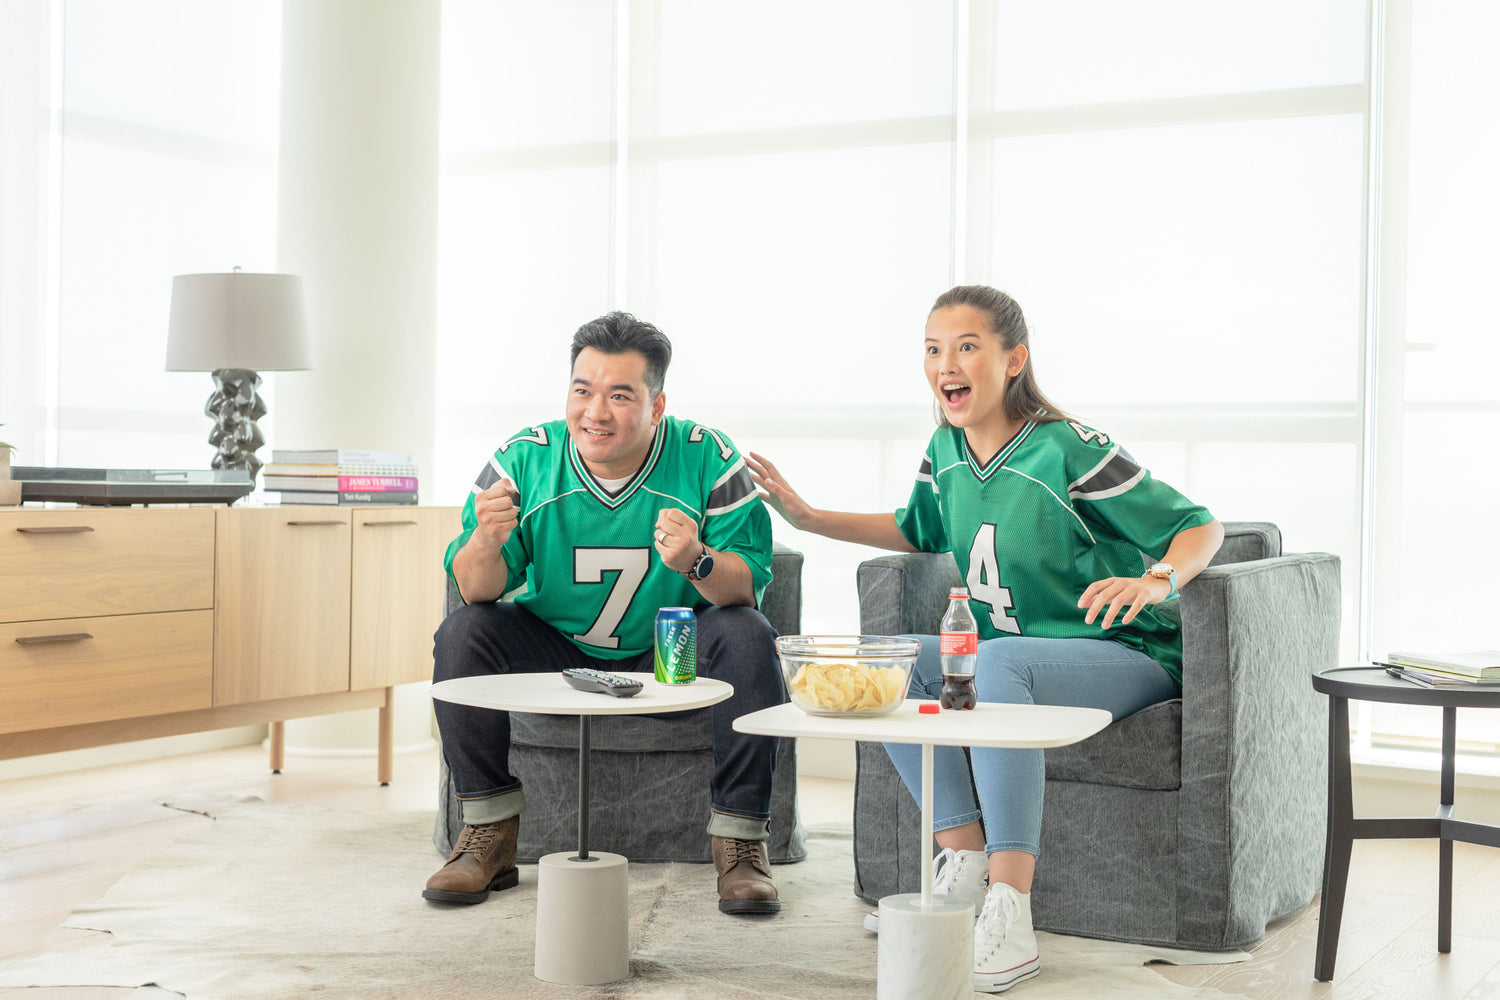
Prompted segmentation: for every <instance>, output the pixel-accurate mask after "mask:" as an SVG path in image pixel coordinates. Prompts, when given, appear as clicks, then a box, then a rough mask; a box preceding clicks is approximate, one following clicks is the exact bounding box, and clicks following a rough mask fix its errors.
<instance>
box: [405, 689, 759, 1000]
mask: <svg viewBox="0 0 1500 1000" xmlns="http://www.w3.org/2000/svg"><path fill="white" fill-rule="evenodd" d="M625 676H627V677H633V678H635V679H636V680H639V681H641V682H642V684H643V685H644V686H643V687H642V688H641V690H640V693H638V694H636V695H635V696H633V697H630V698H612V697H610V696H609V695H604V694H594V693H592V692H588V691H580V690H578V689H577V688H575V687H573V686H572V685H570V684H569V683H568V682H567V681H566V680H564V679H563V676H562V674H560V673H536V674H494V675H489V676H484V677H459V678H456V679H454V680H451V681H440V682H439V683H437V684H434V685H433V686H432V696H433V697H434V698H437V699H438V700H440V701H449V702H453V703H455V704H458V705H473V706H475V707H477V708H494V709H500V710H502V711H507V712H535V713H538V714H541V715H576V716H578V853H577V854H569V853H567V852H566V851H562V852H559V853H557V854H548V855H545V856H543V857H542V858H540V859H539V860H538V861H537V893H536V958H535V962H534V964H533V966H532V973H533V974H534V975H535V976H536V977H537V978H538V979H541V980H544V981H546V982H549V983H563V984H566V985H569V986H595V985H598V984H600V983H612V982H615V981H617V980H620V979H624V978H625V977H626V976H628V975H630V940H629V939H630V923H629V906H630V898H629V882H628V879H627V863H626V860H625V858H624V857H622V856H621V855H618V854H610V853H608V852H595V853H593V854H590V853H589V846H588V839H589V720H590V719H591V718H592V717H593V716H595V715H649V714H652V713H655V712H686V711H688V710H689V709H694V708H706V707H708V706H709V705H716V704H718V703H719V702H721V701H723V700H724V699H726V698H728V697H729V696H730V695H731V694H733V693H734V688H733V687H731V686H730V685H728V684H726V683H724V682H723V681H716V680H713V679H711V678H708V677H700V678H698V679H697V680H696V681H694V682H693V683H691V684H659V683H657V681H656V678H655V677H654V676H653V675H651V674H648V673H632V674H625Z"/></svg>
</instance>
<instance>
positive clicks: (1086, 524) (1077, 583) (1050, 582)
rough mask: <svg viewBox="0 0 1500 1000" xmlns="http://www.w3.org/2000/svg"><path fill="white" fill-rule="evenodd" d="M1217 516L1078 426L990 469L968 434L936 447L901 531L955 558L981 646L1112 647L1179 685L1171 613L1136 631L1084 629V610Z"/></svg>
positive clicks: (1015, 448)
mask: <svg viewBox="0 0 1500 1000" xmlns="http://www.w3.org/2000/svg"><path fill="white" fill-rule="evenodd" d="M1211 520H1213V515H1212V514H1210V513H1209V512H1208V511H1207V510H1206V509H1205V508H1203V507H1200V506H1198V505H1196V504H1194V503H1192V502H1191V501H1189V500H1188V499H1187V498H1186V497H1184V496H1183V495H1182V494H1181V493H1178V492H1177V491H1176V490H1175V489H1173V488H1172V487H1170V486H1168V485H1167V484H1166V483H1163V482H1161V481H1160V480H1157V479H1153V478H1152V477H1151V474H1150V473H1149V472H1147V471H1146V470H1145V469H1143V468H1141V467H1140V466H1139V465H1137V464H1136V462H1135V460H1134V459H1132V458H1131V457H1130V455H1129V454H1128V453H1126V452H1125V451H1124V450H1123V449H1122V448H1120V446H1119V445H1118V444H1116V443H1115V442H1113V441H1111V440H1110V438H1109V436H1108V435H1106V434H1104V433H1102V432H1100V431H1096V430H1094V429H1092V428H1090V427H1085V426H1084V425H1083V424H1080V423H1078V422H1076V421H1068V420H1057V421H1049V422H1045V423H1039V422H1036V421H1033V422H1031V423H1028V424H1026V425H1025V426H1024V427H1022V428H1021V429H1020V430H1019V431H1018V432H1016V435H1015V437H1013V438H1011V439H1010V441H1009V442H1007V443H1006V445H1005V447H1003V448H1002V449H1000V451H999V453H998V454H996V455H995V456H994V457H992V458H991V459H990V460H989V461H988V462H986V463H983V464H981V462H980V460H979V459H978V458H977V457H976V456H975V455H974V453H973V452H972V451H971V450H970V449H969V447H968V444H967V442H966V441H965V439H964V435H963V431H962V430H961V429H959V428H956V427H944V428H939V429H938V430H937V431H936V432H935V433H934V434H933V435H932V439H931V440H930V441H929V442H928V447H927V454H926V455H925V456H924V457H923V459H922V465H921V468H920V470H919V471H918V473H917V481H916V483H915V485H914V486H913V488H912V493H911V499H910V500H909V501H908V504H907V506H906V507H904V508H902V509H900V510H898V511H896V526H897V527H898V528H900V530H901V533H902V534H903V535H904V536H905V537H906V539H907V541H909V542H911V544H912V545H914V546H916V547H917V548H918V549H920V550H922V551H925V552H945V551H951V552H952V553H953V556H954V559H955V560H956V561H957V562H958V569H959V572H960V573H962V574H963V577H964V580H965V583H966V584H967V586H968V588H969V593H970V595H971V597H972V600H971V602H970V603H971V604H972V605H973V608H974V617H975V618H977V619H978V621H979V635H980V637H981V638H984V639H992V638H996V637H1000V636H1007V635H1028V636H1041V637H1047V638H1087V639H1112V640H1114V641H1116V642H1120V643H1123V644H1124V645H1127V646H1130V647H1132V648H1134V649H1138V650H1140V651H1142V652H1144V653H1146V654H1147V655H1148V656H1150V657H1152V658H1153V659H1155V660H1156V661H1157V662H1158V663H1160V664H1161V665H1162V666H1163V667H1164V668H1165V669H1166V670H1167V672H1168V673H1170V674H1171V675H1172V677H1173V678H1174V679H1176V680H1177V681H1178V682H1179V683H1180V682H1181V680H1182V643H1181V640H1180V639H1179V636H1178V632H1179V628H1178V621H1179V619H1178V613H1177V609H1176V607H1175V606H1172V605H1170V604H1153V605H1147V606H1146V607H1145V608H1144V609H1142V611H1141V613H1140V614H1139V615H1137V616H1136V618H1135V620H1134V621H1132V622H1131V623H1130V624H1129V625H1124V626H1121V625H1120V624H1119V622H1118V619H1116V623H1115V625H1114V626H1113V627H1112V628H1110V629H1109V631H1107V632H1106V631H1104V630H1103V629H1101V628H1100V627H1099V622H1100V621H1102V620H1103V616H1102V614H1101V615H1100V617H1099V618H1096V619H1095V622H1094V624H1093V625H1088V624H1085V623H1084V620H1083V616H1084V614H1085V611H1084V610H1083V609H1081V608H1079V607H1078V599H1079V598H1080V597H1081V596H1083V592H1084V590H1085V589H1087V587H1088V585H1089V584H1091V583H1093V582H1094V581H1096V580H1103V579H1105V578H1107V577H1111V576H1121V577H1134V576H1140V575H1141V574H1142V572H1143V571H1144V569H1145V565H1144V562H1143V559H1142V553H1145V554H1146V555H1147V556H1149V557H1151V558H1152V559H1158V558H1160V557H1161V556H1162V554H1163V553H1164V552H1165V551H1166V549H1167V546H1168V545H1170V544H1171V541H1172V538H1173V537H1174V536H1175V535H1176V534H1177V533H1178V532H1179V531H1181V530H1183V529H1184V528H1192V527H1196V526H1198V525H1201V524H1207V523H1209V522H1210V521H1211Z"/></svg>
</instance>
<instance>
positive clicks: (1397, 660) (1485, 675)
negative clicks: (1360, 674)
mask: <svg viewBox="0 0 1500 1000" xmlns="http://www.w3.org/2000/svg"><path fill="white" fill-rule="evenodd" d="M1386 662H1388V663H1390V664H1391V665H1392V666H1397V667H1407V668H1415V669H1417V670H1421V671H1423V672H1427V673H1438V674H1444V675H1449V676H1453V677H1460V678H1468V679H1469V680H1483V681H1500V650H1494V649H1482V650H1478V651H1477V652H1466V653H1425V652H1411V651H1405V652H1394V653H1391V654H1390V655H1389V656H1387V657H1386Z"/></svg>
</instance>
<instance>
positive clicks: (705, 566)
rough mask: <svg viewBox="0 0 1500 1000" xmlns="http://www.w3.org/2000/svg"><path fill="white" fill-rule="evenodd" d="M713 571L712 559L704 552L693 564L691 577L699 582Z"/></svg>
mask: <svg viewBox="0 0 1500 1000" xmlns="http://www.w3.org/2000/svg"><path fill="white" fill-rule="evenodd" d="M713 571H714V557H713V556H711V555H709V554H708V553H707V552H704V553H703V554H702V555H701V556H699V557H698V561H697V562H696V563H694V564H693V575H694V576H696V577H697V578H698V579H700V580H701V579H703V578H704V577H705V576H707V575H708V574H710V573H712V572H713Z"/></svg>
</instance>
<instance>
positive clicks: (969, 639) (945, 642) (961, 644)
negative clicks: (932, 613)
mask: <svg viewBox="0 0 1500 1000" xmlns="http://www.w3.org/2000/svg"><path fill="white" fill-rule="evenodd" d="M938 648H939V650H940V651H941V652H942V654H943V655H944V656H965V655H967V654H969V653H977V652H979V633H978V632H944V633H943V634H942V635H941V636H939V637H938Z"/></svg>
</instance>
